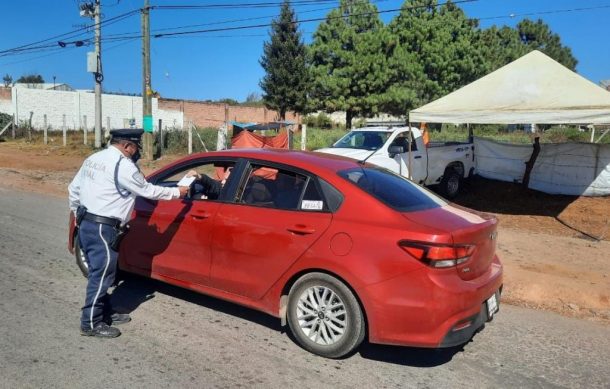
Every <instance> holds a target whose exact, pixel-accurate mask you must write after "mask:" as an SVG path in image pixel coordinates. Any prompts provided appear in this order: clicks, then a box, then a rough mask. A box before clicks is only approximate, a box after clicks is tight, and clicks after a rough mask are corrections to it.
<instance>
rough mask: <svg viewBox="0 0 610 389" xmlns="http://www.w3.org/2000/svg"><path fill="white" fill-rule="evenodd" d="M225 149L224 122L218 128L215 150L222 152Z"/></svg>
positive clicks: (225, 126)
mask: <svg viewBox="0 0 610 389" xmlns="http://www.w3.org/2000/svg"><path fill="white" fill-rule="evenodd" d="M226 148H227V124H226V122H225V123H223V124H222V125H221V126H220V129H219V130H218V139H217V140H216V150H224V149H226Z"/></svg>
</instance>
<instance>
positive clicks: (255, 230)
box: [211, 164, 332, 299]
mask: <svg viewBox="0 0 610 389" xmlns="http://www.w3.org/2000/svg"><path fill="white" fill-rule="evenodd" d="M320 193H321V192H320V189H319V184H318V183H317V182H316V180H315V178H314V177H310V176H307V175H305V174H300V173H295V172H293V171H289V170H285V169H283V168H278V167H274V166H268V165H263V164H251V165H250V167H249V168H248V169H247V170H246V172H245V178H244V180H243V185H242V188H240V190H239V192H238V196H237V200H236V201H235V202H233V203H225V204H223V205H222V207H221V208H220V209H219V211H218V213H217V215H216V218H215V220H214V232H213V237H212V270H211V283H212V285H213V286H214V287H215V288H218V289H221V290H224V291H227V292H231V293H234V294H237V295H240V296H246V297H249V298H252V299H259V298H261V297H262V296H263V295H264V294H265V292H266V291H267V290H268V289H269V288H270V287H271V286H272V285H273V284H274V283H275V282H276V281H277V280H278V278H280V276H281V275H282V274H283V273H284V272H285V271H286V270H287V269H288V268H289V267H290V266H291V265H292V264H293V263H294V262H295V261H296V260H297V259H298V258H299V257H300V256H301V255H302V254H303V253H304V252H305V251H306V250H307V249H308V248H309V247H310V246H311V245H312V244H313V243H314V242H315V241H316V240H317V239H318V238H319V237H320V236H321V235H322V234H323V233H324V231H325V230H326V229H327V228H328V226H329V225H330V222H331V219H332V214H331V213H330V212H329V211H328V207H327V205H326V204H324V200H323V198H322V196H321V194H320Z"/></svg>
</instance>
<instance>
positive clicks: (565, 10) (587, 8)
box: [477, 5, 610, 20]
mask: <svg viewBox="0 0 610 389" xmlns="http://www.w3.org/2000/svg"><path fill="white" fill-rule="evenodd" d="M603 8H610V5H599V6H595V7H581V8H568V9H556V10H550V11H538V12H527V13H521V14H510V15H502V16H487V17H482V18H477V19H479V20H491V19H506V18H515V17H520V16H534V15H550V14H559V13H566V12H580V11H590V10H594V9H603Z"/></svg>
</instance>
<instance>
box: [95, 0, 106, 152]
mask: <svg viewBox="0 0 610 389" xmlns="http://www.w3.org/2000/svg"><path fill="white" fill-rule="evenodd" d="M100 3H101V0H95V57H96V59H97V71H96V72H95V73H94V77H95V148H98V149H99V148H100V147H102V80H103V79H104V76H103V75H102V25H101V14H102V5H101V4H100Z"/></svg>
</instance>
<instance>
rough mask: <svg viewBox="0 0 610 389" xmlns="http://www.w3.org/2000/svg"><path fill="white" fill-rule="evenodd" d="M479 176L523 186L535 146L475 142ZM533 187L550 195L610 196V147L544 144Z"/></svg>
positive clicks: (536, 167)
mask: <svg viewBox="0 0 610 389" xmlns="http://www.w3.org/2000/svg"><path fill="white" fill-rule="evenodd" d="M474 145H475V163H476V171H477V173H478V174H479V175H480V176H482V177H485V178H491V179H495V180H500V181H509V182H521V180H522V179H523V174H524V173H525V163H526V162H527V161H528V160H529V158H530V155H531V154H532V151H533V145H514V144H505V143H498V142H494V141H491V140H487V139H482V138H475V139H474ZM529 187H530V188H531V189H535V190H539V191H541V192H545V193H550V194H565V195H575V196H577V195H582V196H608V195H610V145H609V144H593V143H591V144H588V143H541V144H540V154H538V158H537V159H536V162H535V164H534V168H533V169H532V173H531V175H530V183H529Z"/></svg>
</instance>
